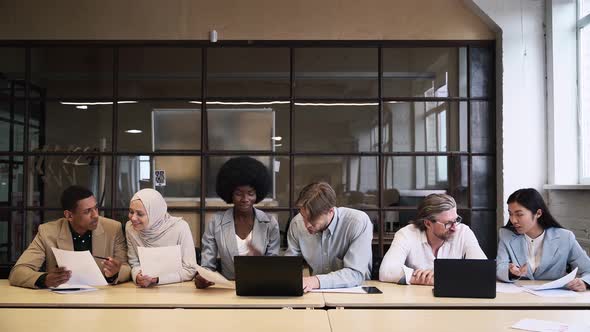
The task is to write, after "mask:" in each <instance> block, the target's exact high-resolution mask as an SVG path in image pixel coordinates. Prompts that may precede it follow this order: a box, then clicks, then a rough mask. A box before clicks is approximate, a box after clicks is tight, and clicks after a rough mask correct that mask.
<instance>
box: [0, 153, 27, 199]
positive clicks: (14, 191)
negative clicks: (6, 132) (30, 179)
mask: <svg viewBox="0 0 590 332" xmlns="http://www.w3.org/2000/svg"><path fill="white" fill-rule="evenodd" d="M23 179H24V176H23V162H22V157H20V158H18V157H13V158H8V157H7V158H6V159H5V160H0V206H11V207H21V206H23Z"/></svg>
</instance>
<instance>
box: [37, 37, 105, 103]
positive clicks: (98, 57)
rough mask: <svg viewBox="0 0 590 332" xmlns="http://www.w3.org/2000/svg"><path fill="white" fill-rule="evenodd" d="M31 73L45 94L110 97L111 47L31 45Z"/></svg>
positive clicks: (50, 95) (51, 95)
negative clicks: (32, 46) (44, 46)
mask: <svg viewBox="0 0 590 332" xmlns="http://www.w3.org/2000/svg"><path fill="white" fill-rule="evenodd" d="M31 77H32V79H33V84H35V85H36V86H38V87H39V88H40V89H41V90H43V91H44V92H45V94H46V96H47V97H102V98H112V96H113V50H112V49H111V48H101V47H66V48H61V47H46V48H33V49H32V50H31ZM103 101H104V100H103Z"/></svg>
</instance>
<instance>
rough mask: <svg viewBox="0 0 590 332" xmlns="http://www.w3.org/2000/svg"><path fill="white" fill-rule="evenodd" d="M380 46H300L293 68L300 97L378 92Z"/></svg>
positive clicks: (366, 95) (334, 96) (295, 51)
mask: <svg viewBox="0 0 590 332" xmlns="http://www.w3.org/2000/svg"><path fill="white" fill-rule="evenodd" d="M377 62H378V54H377V49H376V48H297V49H295V50H294V59H293V71H294V75H295V86H294V89H295V91H294V94H295V96H296V97H302V98H304V97H324V98H328V97H329V98H370V97H377V96H378V87H379V84H378V73H377V70H378V66H377Z"/></svg>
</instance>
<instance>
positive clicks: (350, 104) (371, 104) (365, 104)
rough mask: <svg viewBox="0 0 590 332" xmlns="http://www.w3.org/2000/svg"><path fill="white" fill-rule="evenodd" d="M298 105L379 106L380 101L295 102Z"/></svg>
mask: <svg viewBox="0 0 590 332" xmlns="http://www.w3.org/2000/svg"><path fill="white" fill-rule="evenodd" d="M295 105H297V106H378V105H379V103H295Z"/></svg>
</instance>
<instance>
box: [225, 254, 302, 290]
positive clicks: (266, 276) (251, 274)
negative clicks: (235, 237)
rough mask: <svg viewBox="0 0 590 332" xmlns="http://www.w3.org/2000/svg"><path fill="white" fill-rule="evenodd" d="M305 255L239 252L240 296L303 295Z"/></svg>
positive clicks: (237, 281) (236, 257) (236, 264)
mask: <svg viewBox="0 0 590 332" xmlns="http://www.w3.org/2000/svg"><path fill="white" fill-rule="evenodd" d="M302 267H303V258H302V257H293V256H235V257H234V268H235V271H236V294H237V295H239V296H301V295H303V272H302Z"/></svg>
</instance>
